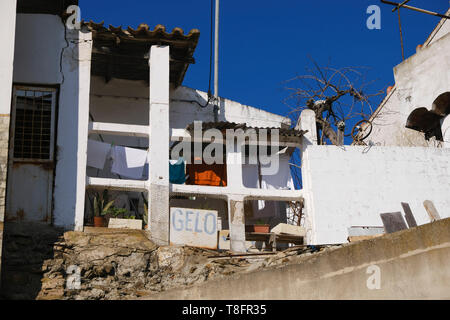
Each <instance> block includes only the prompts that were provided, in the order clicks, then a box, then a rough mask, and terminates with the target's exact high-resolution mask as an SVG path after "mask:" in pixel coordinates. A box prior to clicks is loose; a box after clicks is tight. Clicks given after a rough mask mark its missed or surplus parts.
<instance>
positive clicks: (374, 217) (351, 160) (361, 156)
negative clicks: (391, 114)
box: [302, 146, 450, 244]
mask: <svg viewBox="0 0 450 320" xmlns="http://www.w3.org/2000/svg"><path fill="white" fill-rule="evenodd" d="M302 175H303V187H304V192H305V193H308V195H309V199H310V202H309V203H307V212H306V219H307V220H308V223H309V224H308V225H309V226H310V228H309V230H308V243H311V244H333V243H345V242H347V237H348V228H350V227H352V226H372V227H376V226H381V227H382V226H383V224H382V221H381V218H380V214H381V213H388V212H403V210H402V206H401V202H406V203H409V205H410V207H411V210H412V212H413V214H414V216H415V218H416V221H417V223H418V225H422V224H425V223H428V222H430V219H429V217H428V214H427V212H426V211H425V208H424V206H423V202H424V201H425V200H431V201H433V203H434V205H435V206H436V209H437V210H438V212H439V214H440V216H441V218H445V217H450V197H449V194H450V150H449V149H438V148H422V147H414V148H407V147H350V146H345V147H334V146H308V147H307V148H306V151H305V152H304V155H303V170H302Z"/></svg>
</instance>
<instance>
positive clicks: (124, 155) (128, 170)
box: [111, 146, 148, 180]
mask: <svg viewBox="0 0 450 320" xmlns="http://www.w3.org/2000/svg"><path fill="white" fill-rule="evenodd" d="M147 157H148V152H147V151H146V150H140V149H133V148H127V147H118V146H115V147H114V148H113V151H112V159H113V165H112V168H111V172H112V173H115V174H117V175H119V176H123V177H126V178H130V179H137V180H138V179H142V176H143V174H144V167H145V163H146V162H147Z"/></svg>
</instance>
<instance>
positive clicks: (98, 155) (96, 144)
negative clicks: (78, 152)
mask: <svg viewBox="0 0 450 320" xmlns="http://www.w3.org/2000/svg"><path fill="white" fill-rule="evenodd" d="M110 151H111V145H110V144H107V143H104V142H100V141H96V140H88V151H87V165H88V166H89V167H92V168H97V169H100V170H103V168H104V167H105V162H106V157H107V156H108V154H109V152H110Z"/></svg>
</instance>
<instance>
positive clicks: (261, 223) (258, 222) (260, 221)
mask: <svg viewBox="0 0 450 320" xmlns="http://www.w3.org/2000/svg"><path fill="white" fill-rule="evenodd" d="M265 224H266V223H265V222H264V220H262V219H259V220H258V221H256V223H255V225H257V226H263V225H265Z"/></svg>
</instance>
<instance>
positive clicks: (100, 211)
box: [94, 190, 114, 217]
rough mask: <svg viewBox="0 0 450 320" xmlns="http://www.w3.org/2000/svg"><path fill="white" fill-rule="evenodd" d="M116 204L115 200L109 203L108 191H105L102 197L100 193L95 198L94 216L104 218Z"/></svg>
mask: <svg viewBox="0 0 450 320" xmlns="http://www.w3.org/2000/svg"><path fill="white" fill-rule="evenodd" d="M113 204H114V200H111V201H109V195H108V190H104V191H103V193H102V194H101V195H100V194H99V193H98V192H97V193H96V194H95V196H94V216H95V217H102V216H104V215H106V214H107V213H108V210H109V209H110V208H111V206H112V205H113Z"/></svg>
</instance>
